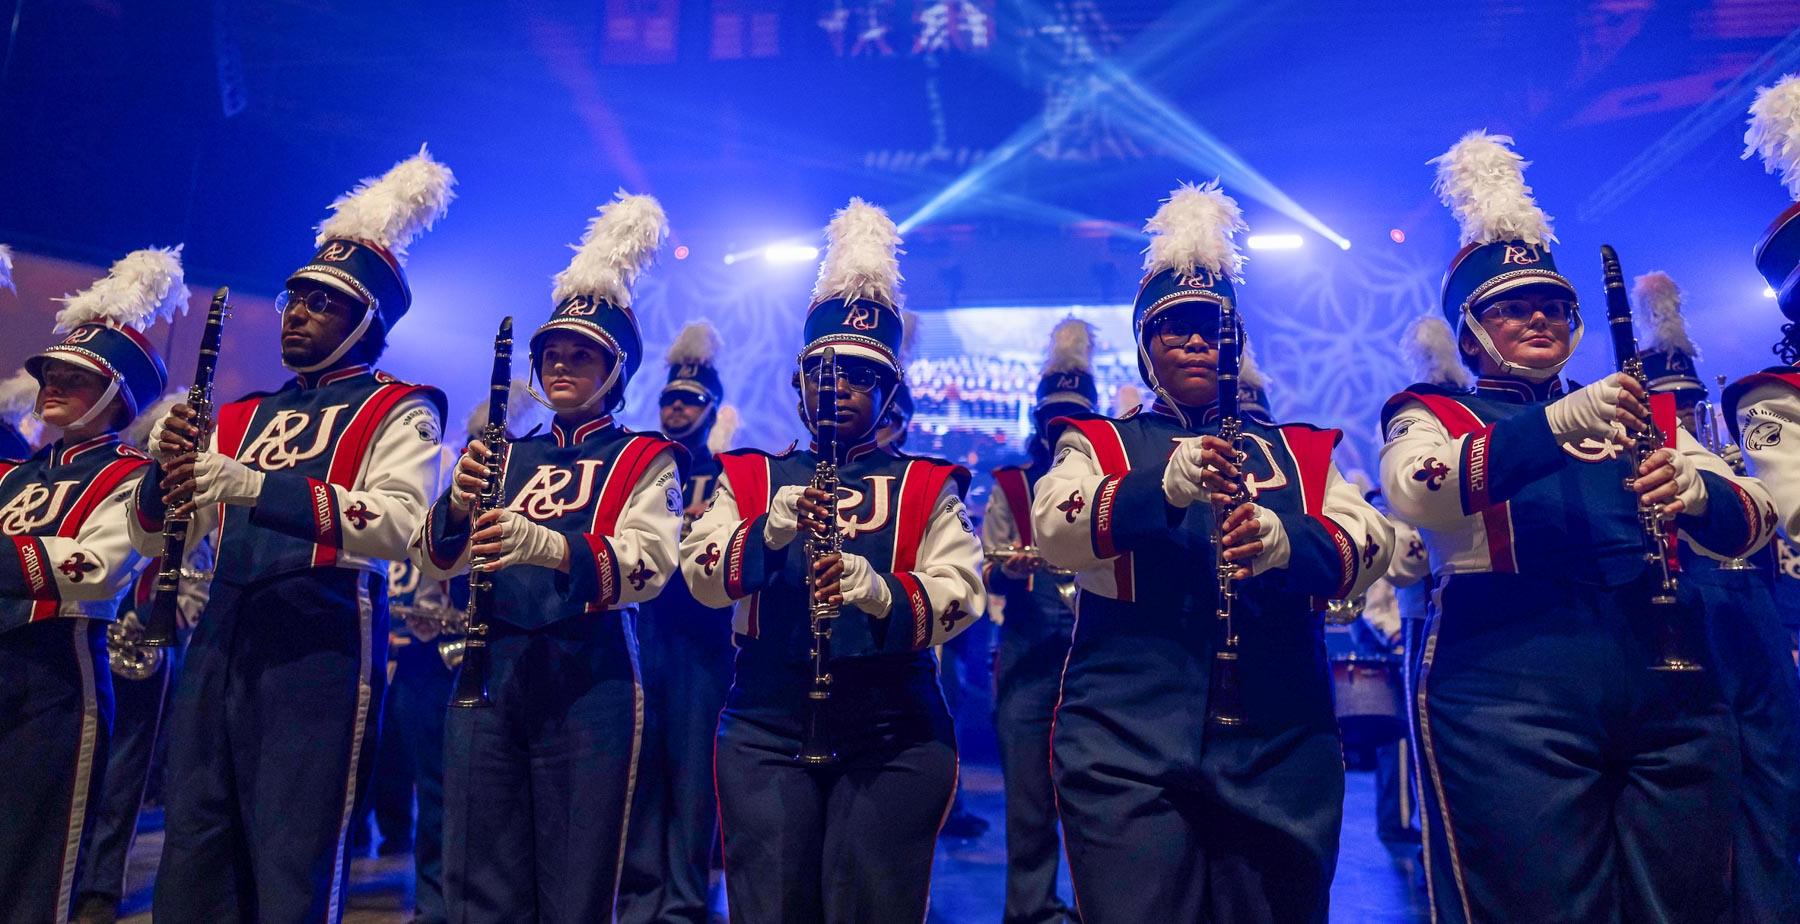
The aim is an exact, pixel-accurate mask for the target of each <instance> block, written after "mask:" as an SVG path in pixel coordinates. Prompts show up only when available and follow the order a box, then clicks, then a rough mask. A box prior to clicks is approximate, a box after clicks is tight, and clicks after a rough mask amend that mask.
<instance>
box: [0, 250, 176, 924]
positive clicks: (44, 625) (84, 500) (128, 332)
mask: <svg viewBox="0 0 1800 924" xmlns="http://www.w3.org/2000/svg"><path fill="white" fill-rule="evenodd" d="M187 296H188V290H187V287H186V286H185V285H183V284H182V270H181V264H180V260H179V249H178V248H177V249H175V250H143V251H138V252H135V253H133V254H130V255H128V256H126V257H125V258H124V259H122V260H120V261H119V262H118V263H116V264H114V266H113V267H112V269H111V270H110V272H109V274H108V277H107V278H106V279H103V280H101V281H100V282H99V283H96V284H95V285H94V286H93V287H91V288H90V289H88V290H87V291H85V292H83V293H81V294H78V295H76V296H74V297H73V298H71V299H69V300H68V303H67V307H66V308H64V309H63V310H62V311H61V312H59V313H58V315H57V329H58V331H59V332H62V333H66V334H67V336H65V337H64V338H63V340H62V341H61V342H60V343H58V344H56V345H54V346H51V347H49V348H48V349H45V350H44V351H42V352H40V353H38V354H37V355H35V356H33V357H31V359H29V360H27V361H26V371H27V372H28V373H30V374H31V376H32V377H33V378H35V379H37V381H38V382H39V383H40V384H41V383H42V382H43V381H44V378H45V375H46V374H47V372H46V369H45V366H46V365H48V364H49V363H50V362H52V361H54V362H58V363H64V364H68V365H72V366H76V367H78V368H80V369H82V370H84V371H88V372H91V373H94V374H97V375H100V376H103V377H105V379H106V380H107V382H108V386H107V390H106V391H105V392H104V393H103V394H102V395H101V396H100V398H99V400H98V401H97V402H96V403H95V404H94V405H93V406H92V407H91V408H90V409H89V411H88V412H87V414H85V415H84V416H83V417H82V418H81V419H80V420H77V421H75V422H73V423H72V424H71V425H70V427H69V429H70V430H76V429H77V428H80V432H81V433H82V435H81V436H80V437H79V438H70V437H69V436H68V435H67V434H65V435H64V436H62V437H60V438H58V439H56V440H55V441H53V442H51V443H49V444H48V445H46V446H44V447H43V448H41V449H39V450H38V451H37V452H35V453H33V454H32V455H31V456H30V457H29V458H26V459H23V460H19V461H0V535H4V536H5V537H6V540H7V548H6V550H5V554H0V677H5V678H7V681H6V683H5V685H4V686H0V780H4V781H5V784H4V785H5V792H6V798H7V803H8V806H9V808H8V815H7V822H6V824H4V825H0V920H5V921H17V922H21V924H41V922H44V921H59V922H60V921H65V920H68V918H69V915H70V913H71V911H72V910H73V908H72V905H73V901H74V891H75V887H76V884H77V882H79V881H80V878H79V877H80V872H81V869H80V867H81V864H82V862H83V861H84V860H85V859H86V858H84V857H83V855H82V854H83V847H84V841H85V839H86V837H87V836H88V835H89V834H90V833H91V829H92V827H93V823H94V821H93V819H94V816H95V814H97V813H96V812H94V811H93V808H94V807H95V806H96V805H98V803H99V802H100V799H101V796H102V794H103V793H104V791H105V790H104V780H105V775H106V762H107V752H108V744H109V740H110V736H111V734H112V725H113V710H114V700H113V685H112V675H111V672H110V671H108V670H107V669H106V628H107V625H108V624H109V623H111V622H112V621H113V620H114V619H116V618H117V615H118V614H117V609H118V602H119V598H120V596H121V595H122V594H123V593H124V592H125V591H126V590H127V589H128V588H129V587H130V586H131V583H132V580H133V578H134V577H135V576H136V575H137V574H138V571H139V569H140V568H141V567H142V566H143V563H144V559H143V557H142V556H140V555H139V554H138V553H137V552H136V551H135V550H134V549H133V548H132V544H131V537H130V536H129V535H128V533H127V530H126V523H125V517H124V511H125V506H126V499H127V498H128V497H129V496H130V495H131V494H132V492H134V491H135V490H137V487H138V484H139V483H140V482H143V481H151V480H153V479H148V478H146V477H145V476H146V474H147V473H148V472H149V471H150V461H149V459H148V458H147V457H145V455H144V454H143V453H141V452H139V451H137V450H136V449H133V448H131V447H129V446H126V445H125V444H123V443H122V442H120V440H119V435H118V433H117V432H116V430H114V429H113V427H114V424H109V423H108V422H106V420H105V419H104V418H103V416H102V415H116V414H118V411H119V409H120V408H123V410H124V413H123V415H120V416H122V417H123V418H124V419H125V421H126V422H129V420H130V419H131V418H133V417H135V416H136V415H137V414H138V412H139V411H141V410H143V409H144V408H146V407H147V406H149V404H150V403H151V402H152V401H154V400H156V397H157V396H158V395H160V394H161V393H162V389H163V387H164V386H165V385H166V384H167V383H168V372H167V370H166V369H165V368H164V366H163V362H162V358H161V357H160V356H158V355H157V352H156V350H155V349H154V348H153V347H152V346H151V345H150V342H149V340H147V339H146V338H145V337H144V335H143V333H142V332H141V328H144V327H148V326H150V324H152V323H154V322H155V321H156V320H157V319H158V318H167V317H169V316H170V315H172V314H173V312H174V310H175V309H176V308H180V309H182V310H186V303H187ZM130 303H136V304H138V305H139V306H140V307H141V306H145V305H147V306H151V310H149V311H147V312H143V313H142V314H139V313H137V312H134V311H132V310H131V304H130ZM90 424H93V426H92V427H91V428H90Z"/></svg>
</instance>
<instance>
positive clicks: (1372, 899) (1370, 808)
mask: <svg viewBox="0 0 1800 924" xmlns="http://www.w3.org/2000/svg"><path fill="white" fill-rule="evenodd" d="M963 786H964V787H965V796H966V800H967V804H968V807H969V809H970V810H971V811H973V812H975V813H976V814H979V815H980V816H981V817H983V818H985V819H987V821H988V822H989V827H988V830H987V833H985V834H983V835H982V836H980V837H978V838H974V839H972V840H950V839H945V840H943V841H941V842H940V843H939V845H938V857H937V873H936V875H935V878H934V880H933V882H932V906H931V918H930V920H931V921H932V922H942V924H963V922H970V924H986V922H991V921H997V920H999V917H1000V906H1001V889H1002V880H1003V877H1004V875H1005V866H1006V852H1005V840H1004V835H1003V833H1002V830H1001V808H1002V796H1001V792H1000V772H999V770H998V768H996V767H994V766H992V765H989V764H965V765H964V766H963ZM144 821H145V825H144V827H145V829H146V830H145V831H144V832H143V834H142V835H141V836H139V837H138V839H137V843H136V844H135V845H134V846H133V848H132V852H131V866H130V870H129V872H128V874H127V880H126V881H127V883H128V885H129V886H130V888H131V890H132V891H131V894H130V895H128V896H127V897H126V899H125V903H124V908H123V909H122V910H123V911H124V912H126V916H125V917H122V918H121V919H120V920H122V921H126V922H129V924H148V922H149V921H150V913H149V907H150V886H149V884H150V879H151V876H152V874H153V873H154V871H155V868H156V858H157V854H158V852H159V851H160V850H161V849H162V830H161V821H162V819H161V817H160V814H159V813H154V812H152V813H146V818H145V819H144ZM152 828H153V829H154V830H150V829H152ZM1416 867H1417V861H1416V859H1413V858H1411V857H1407V856H1396V855H1395V853H1394V852H1393V851H1391V850H1390V848H1389V847H1388V846H1386V845H1384V844H1383V843H1382V842H1381V841H1380V840H1379V839H1378V838H1376V836H1375V778H1374V775H1373V774H1371V773H1365V772H1352V773H1350V774H1349V778H1348V780H1347V784H1346V787H1345V799H1344V833H1343V848H1342V853H1341V855H1340V856H1339V858H1338V868H1337V878H1336V880H1335V881H1334V882H1333V884H1332V887H1331V919H1332V920H1333V921H1355V922H1358V924H1414V922H1421V921H1425V920H1427V919H1428V914H1427V908H1426V904H1425V895H1424V885H1423V883H1422V881H1421V880H1419V879H1418V878H1417V877H1418V872H1417V869H1416ZM1068 895H1069V893H1068V888H1067V882H1066V873H1065V883H1064V889H1063V896H1064V898H1067V897H1068ZM411 903H412V856H411V855H410V854H400V855H397V856H391V857H381V858H372V857H371V858H363V859H358V860H357V861H355V865H354V866H353V867H352V868H351V885H350V904H349V912H348V913H347V914H346V915H345V916H344V920H345V921H346V922H350V924H398V922H404V921H406V920H408V918H409V914H408V912H407V909H408V908H410V907H411Z"/></svg>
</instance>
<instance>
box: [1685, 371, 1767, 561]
mask: <svg viewBox="0 0 1800 924" xmlns="http://www.w3.org/2000/svg"><path fill="white" fill-rule="evenodd" d="M1716 381H1717V382H1718V383H1719V387H1720V388H1721V389H1722V388H1724V387H1725V377H1724V376H1722V375H1721V376H1719V377H1718V379H1717V380H1716ZM1730 433H1731V430H1730V428H1729V427H1727V426H1726V421H1725V413H1724V411H1723V410H1722V409H1720V407H1719V406H1718V405H1716V404H1714V403H1712V402H1711V401H1706V400H1702V401H1699V402H1697V403H1695V405H1694V438H1695V439H1697V440H1699V441H1700V445H1702V446H1704V447H1706V451H1707V452H1710V453H1712V454H1713V455H1715V456H1718V457H1719V458H1721V459H1723V460H1725V464H1726V465H1729V466H1731V470H1732V472H1733V473H1735V474H1739V475H1743V474H1747V473H1748V471H1749V469H1748V468H1747V467H1746V466H1745V465H1744V453H1743V451H1742V450H1740V449H1739V448H1738V445H1737V443H1735V442H1733V441H1732V440H1731V436H1730ZM1719 570H1720V571H1755V570H1756V566H1755V565H1753V564H1751V563H1750V562H1748V561H1746V560H1744V559H1742V558H1727V559H1724V560H1722V561H1720V562H1719Z"/></svg>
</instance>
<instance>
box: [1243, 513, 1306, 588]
mask: <svg viewBox="0 0 1800 924" xmlns="http://www.w3.org/2000/svg"><path fill="white" fill-rule="evenodd" d="M1248 506H1249V507H1250V509H1251V510H1254V511H1255V513H1254V514H1252V516H1254V517H1255V519H1256V536H1255V538H1254V539H1252V540H1251V541H1252V542H1254V541H1257V540H1261V541H1262V544H1263V548H1262V551H1261V552H1259V553H1257V555H1256V557H1255V558H1252V559H1250V561H1249V562H1243V561H1240V562H1238V564H1239V565H1244V566H1246V567H1248V568H1249V569H1250V576H1251V577H1255V576H1257V575H1259V574H1261V573H1263V572H1264V571H1267V570H1269V569H1270V568H1285V567H1287V563H1288V559H1289V558H1292V557H1293V554H1294V549H1293V546H1292V545H1291V544H1289V542H1288V534H1287V527H1285V526H1282V525H1281V518H1280V517H1278V516H1276V515H1275V512H1274V511H1272V510H1270V509H1269V508H1267V507H1263V506H1260V505H1258V504H1249V505H1248Z"/></svg>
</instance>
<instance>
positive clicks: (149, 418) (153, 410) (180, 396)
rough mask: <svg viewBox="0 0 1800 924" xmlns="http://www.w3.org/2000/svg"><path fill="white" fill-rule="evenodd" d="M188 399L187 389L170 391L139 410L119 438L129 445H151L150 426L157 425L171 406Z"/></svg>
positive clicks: (141, 447)
mask: <svg viewBox="0 0 1800 924" xmlns="http://www.w3.org/2000/svg"><path fill="white" fill-rule="evenodd" d="M186 400H187V390H186V389H182V390H181V391H172V392H169V393H168V394H166V395H163V396H162V397H160V398H158V399H156V400H155V401H152V402H150V406H149V407H147V408H144V409H143V410H141V411H139V412H138V415H137V416H136V417H133V418H132V419H131V423H130V424H127V425H126V427H125V432H123V433H121V434H119V438H120V439H121V440H124V442H125V445H127V446H135V447H137V448H138V449H143V448H144V447H146V446H148V445H150V428H151V427H154V426H156V422H157V421H158V420H161V419H162V416H163V415H164V414H167V413H169V408H172V407H174V406H175V405H177V404H180V403H182V402H184V401H186Z"/></svg>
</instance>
